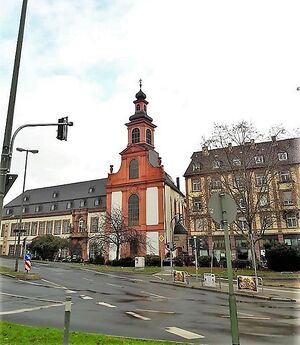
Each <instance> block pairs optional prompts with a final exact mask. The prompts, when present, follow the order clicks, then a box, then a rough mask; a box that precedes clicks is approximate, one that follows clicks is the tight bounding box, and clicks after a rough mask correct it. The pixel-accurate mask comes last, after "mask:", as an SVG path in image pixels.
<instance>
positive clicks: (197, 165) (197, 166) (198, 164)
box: [193, 162, 201, 171]
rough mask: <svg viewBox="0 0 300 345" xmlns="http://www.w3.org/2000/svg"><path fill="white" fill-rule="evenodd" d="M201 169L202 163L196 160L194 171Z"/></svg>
mask: <svg viewBox="0 0 300 345" xmlns="http://www.w3.org/2000/svg"><path fill="white" fill-rule="evenodd" d="M200 170H201V163H199V162H195V163H193V171H200Z"/></svg>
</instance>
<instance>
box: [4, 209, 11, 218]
mask: <svg viewBox="0 0 300 345" xmlns="http://www.w3.org/2000/svg"><path fill="white" fill-rule="evenodd" d="M5 214H6V215H7V216H9V215H10V214H12V209H11V208H7V209H6V211H5Z"/></svg>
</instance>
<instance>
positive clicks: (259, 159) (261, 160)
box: [254, 155, 264, 164]
mask: <svg viewBox="0 0 300 345" xmlns="http://www.w3.org/2000/svg"><path fill="white" fill-rule="evenodd" d="M254 161H255V164H262V163H264V156H263V155H259V156H255V157H254Z"/></svg>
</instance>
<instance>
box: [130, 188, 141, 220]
mask: <svg viewBox="0 0 300 345" xmlns="http://www.w3.org/2000/svg"><path fill="white" fill-rule="evenodd" d="M138 224H139V198H138V196H137V195H136V194H132V195H130V197H129V199H128V225H138Z"/></svg>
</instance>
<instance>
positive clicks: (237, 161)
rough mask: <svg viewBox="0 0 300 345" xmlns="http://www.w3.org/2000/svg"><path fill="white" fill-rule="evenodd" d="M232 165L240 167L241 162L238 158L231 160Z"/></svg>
mask: <svg viewBox="0 0 300 345" xmlns="http://www.w3.org/2000/svg"><path fill="white" fill-rule="evenodd" d="M232 164H233V165H234V166H240V165H241V164H242V162H241V160H240V159H239V158H233V160H232Z"/></svg>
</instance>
